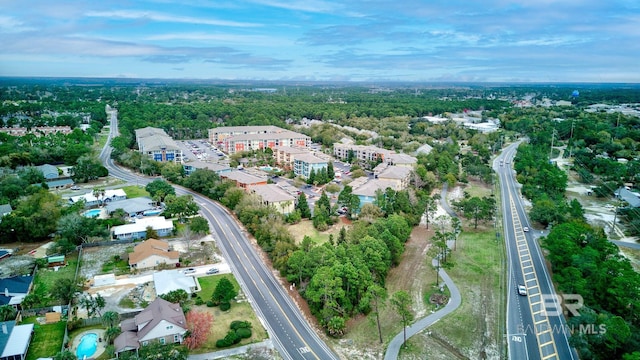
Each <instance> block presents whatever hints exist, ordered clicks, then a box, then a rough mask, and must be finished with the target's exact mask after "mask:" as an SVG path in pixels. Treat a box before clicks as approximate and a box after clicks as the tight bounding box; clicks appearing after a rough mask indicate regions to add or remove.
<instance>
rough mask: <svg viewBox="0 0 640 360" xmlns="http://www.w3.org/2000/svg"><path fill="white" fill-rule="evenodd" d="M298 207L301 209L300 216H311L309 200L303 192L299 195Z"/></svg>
mask: <svg viewBox="0 0 640 360" xmlns="http://www.w3.org/2000/svg"><path fill="white" fill-rule="evenodd" d="M296 209H297V210H299V211H300V216H301V217H302V218H303V219H309V218H311V209H310V208H309V203H308V202H307V197H306V196H305V195H304V193H303V192H301V193H300V195H299V196H298V202H297V203H296Z"/></svg>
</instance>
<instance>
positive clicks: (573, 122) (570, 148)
mask: <svg viewBox="0 0 640 360" xmlns="http://www.w3.org/2000/svg"><path fill="white" fill-rule="evenodd" d="M575 122H576V119H573V120H571V135H570V136H569V159H571V155H572V153H573V125H574V124H575Z"/></svg>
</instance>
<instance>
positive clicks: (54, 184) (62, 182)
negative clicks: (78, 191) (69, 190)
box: [36, 164, 73, 189]
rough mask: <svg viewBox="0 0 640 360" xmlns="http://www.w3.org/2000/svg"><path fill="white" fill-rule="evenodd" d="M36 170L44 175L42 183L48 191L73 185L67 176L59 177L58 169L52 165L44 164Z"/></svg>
mask: <svg viewBox="0 0 640 360" xmlns="http://www.w3.org/2000/svg"><path fill="white" fill-rule="evenodd" d="M36 168H37V169H38V170H40V171H41V172H42V175H44V181H45V183H46V184H47V186H48V187H49V189H62V188H65V187H68V186H71V185H73V180H72V179H71V178H70V177H69V176H68V175H61V174H60V171H58V168H57V167H55V166H53V165H49V164H44V165H40V166H36Z"/></svg>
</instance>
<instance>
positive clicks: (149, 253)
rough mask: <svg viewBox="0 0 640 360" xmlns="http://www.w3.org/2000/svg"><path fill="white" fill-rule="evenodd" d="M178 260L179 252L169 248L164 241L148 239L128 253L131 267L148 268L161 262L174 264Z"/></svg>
mask: <svg viewBox="0 0 640 360" xmlns="http://www.w3.org/2000/svg"><path fill="white" fill-rule="evenodd" d="M179 262H180V253H179V252H177V251H173V250H171V248H170V246H169V244H168V243H167V242H166V241H162V240H156V239H148V240H145V241H143V242H141V243H139V244H138V245H136V246H135V247H134V248H133V252H132V253H130V254H129V266H130V267H131V268H132V269H150V268H154V267H156V266H158V265H161V264H166V265H169V266H176V265H177V264H178V263H179Z"/></svg>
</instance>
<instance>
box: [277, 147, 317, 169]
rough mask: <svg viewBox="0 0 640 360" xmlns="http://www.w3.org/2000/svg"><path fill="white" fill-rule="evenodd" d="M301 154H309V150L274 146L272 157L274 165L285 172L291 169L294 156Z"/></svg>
mask: <svg viewBox="0 0 640 360" xmlns="http://www.w3.org/2000/svg"><path fill="white" fill-rule="evenodd" d="M302 154H309V150H307V149H305V148H299V147H290V146H276V147H275V148H273V157H274V158H275V160H276V165H279V166H281V167H282V168H284V169H286V170H290V169H293V163H294V160H295V158H296V156H299V155H302Z"/></svg>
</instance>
